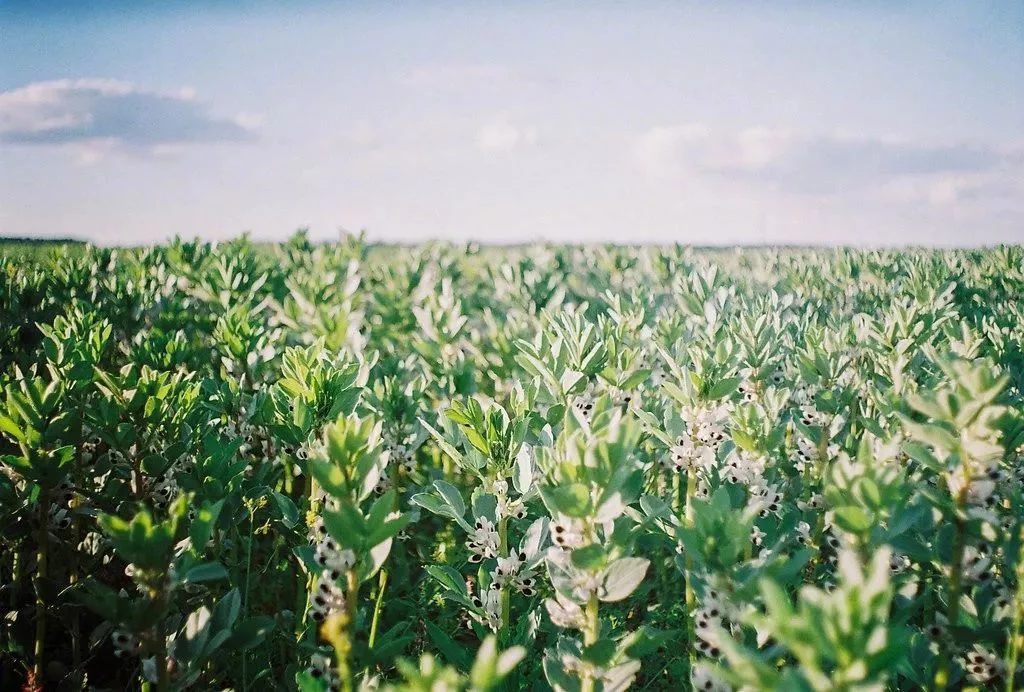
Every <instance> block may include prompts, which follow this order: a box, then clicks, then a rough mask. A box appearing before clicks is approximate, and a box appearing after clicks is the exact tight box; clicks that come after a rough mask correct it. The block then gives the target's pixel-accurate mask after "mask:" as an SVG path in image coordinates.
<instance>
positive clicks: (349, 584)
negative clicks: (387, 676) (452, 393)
mask: <svg viewBox="0 0 1024 692" xmlns="http://www.w3.org/2000/svg"><path fill="white" fill-rule="evenodd" d="M345 584H346V589H345V609H346V611H347V613H348V616H347V617H346V620H347V622H346V623H345V632H344V636H345V638H346V639H347V640H348V641H347V642H345V645H346V646H345V651H343V652H340V653H339V656H340V660H339V661H338V668H339V671H340V673H341V689H343V690H345V692H351V691H352V667H351V665H350V663H349V660H348V657H349V654H350V653H351V652H352V640H353V639H354V638H355V630H356V613H357V608H356V606H357V605H358V602H357V600H356V599H357V598H359V578H358V577H357V576H356V571H355V570H354V569H350V570H348V571H347V572H345Z"/></svg>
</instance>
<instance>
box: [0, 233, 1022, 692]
mask: <svg viewBox="0 0 1024 692" xmlns="http://www.w3.org/2000/svg"><path fill="white" fill-rule="evenodd" d="M1021 296H1024V250H1022V249H1021V248H1019V247H1000V248H991V249H986V250H970V251H968V250H957V251H952V250H950V251H926V250H886V251H877V250H876V251H867V250H848V249H836V250H800V249H787V250H772V249H756V250H754V249H752V250H744V251H726V250H700V249H694V248H686V247H680V246H675V247H642V248H640V247H614V246H580V247H569V246H540V245H537V246H528V247H518V248H502V249H497V248H481V247H478V246H475V245H472V244H470V245H466V246H454V245H440V244H428V245H422V246H416V247H402V248H399V247H385V246H375V245H371V244H369V243H367V242H366V241H365V239H364V238H363V237H361V236H345V237H343V238H342V239H341V240H339V241H337V242H332V243H314V242H312V241H311V239H310V238H309V236H308V235H307V234H306V233H305V232H303V231H300V232H298V233H296V234H295V235H294V236H293V237H292V238H290V239H289V240H288V241H287V242H284V243H280V244H256V243H254V242H252V241H251V240H250V239H248V238H246V237H242V238H239V239H236V240H233V241H230V242H226V243H221V244H209V243H203V242H198V241H184V240H181V239H175V240H173V241H171V242H168V243H166V244H162V245H156V246H151V247H145V248H131V249H111V248H97V247H91V246H84V245H83V246H78V245H69V246H65V247H60V248H47V249H44V250H39V251H36V250H33V249H32V248H24V247H21V248H13V247H12V248H5V247H4V246H2V245H0V390H2V392H0V525H2V526H3V532H2V537H0V542H2V543H0V544H2V548H3V550H2V552H0V607H2V609H3V614H4V617H3V618H2V619H0V688H2V689H22V690H27V691H36V690H97V691H99V690H125V689H146V690H155V691H157V692H170V691H172V690H186V689H194V690H215V689H232V690H239V691H248V690H296V689H297V690H302V692H326V691H332V692H333V691H335V690H345V691H353V690H367V691H368V690H395V691H413V690H422V691H431V692H433V691H443V690H495V691H499V690H548V689H552V690H558V691H559V692H599V691H602V692H611V691H616V690H626V689H636V690H661V689H664V690H687V689H692V690H710V691H713V692H730V691H736V692H740V691H756V690H765V691H768V690H794V691H812V692H817V691H821V692H824V691H828V690H846V691H851V692H852V691H854V690H856V691H860V692H866V691H869V690H919V689H929V690H959V689H963V690H968V689H977V690H982V689H984V690H989V689H998V690H1006V691H1007V692H1011V691H1013V690H1018V689H1022V688H1024V651H1022V650H1024V567H1022V562H1021V559H1020V557H1021V545H1022V542H1024V526H1022V517H1024V415H1022V414H1024V394H1022V387H1024V301H1022V300H1019V299H1020V297H1021Z"/></svg>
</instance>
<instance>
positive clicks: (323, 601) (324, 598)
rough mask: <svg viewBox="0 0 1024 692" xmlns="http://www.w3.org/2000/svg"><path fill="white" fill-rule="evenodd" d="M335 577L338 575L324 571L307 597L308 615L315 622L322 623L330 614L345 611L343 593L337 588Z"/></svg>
mask: <svg viewBox="0 0 1024 692" xmlns="http://www.w3.org/2000/svg"><path fill="white" fill-rule="evenodd" d="M337 576H340V575H336V573H331V572H328V571H327V570H324V571H323V572H322V573H321V574H320V578H319V579H318V580H317V584H316V587H315V588H314V589H313V592H312V593H311V594H310V596H309V609H310V614H311V617H312V618H313V619H314V620H315V621H317V622H323V621H324V620H326V619H327V618H328V617H330V616H331V614H332V613H335V612H337V611H339V610H344V609H345V592H344V591H342V589H341V587H339V586H338V584H337V582H336V578H337Z"/></svg>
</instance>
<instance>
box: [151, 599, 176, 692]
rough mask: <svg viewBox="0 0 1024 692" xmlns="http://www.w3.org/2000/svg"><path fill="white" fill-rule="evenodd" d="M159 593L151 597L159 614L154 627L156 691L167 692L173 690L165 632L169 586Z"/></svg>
mask: <svg viewBox="0 0 1024 692" xmlns="http://www.w3.org/2000/svg"><path fill="white" fill-rule="evenodd" d="M159 588H160V590H159V591H156V590H151V591H150V594H149V597H150V599H151V600H152V603H153V608H154V610H156V611H157V612H158V613H159V616H158V617H157V621H156V625H154V630H155V632H154V635H153V637H154V641H153V645H154V648H155V649H156V651H155V652H154V654H155V656H156V689H157V692H167V690H169V689H170V688H171V677H170V674H169V673H168V672H167V634H166V633H165V632H164V620H165V615H166V613H165V611H166V609H167V595H166V594H167V584H166V583H164V584H162V585H161V586H160V587H159Z"/></svg>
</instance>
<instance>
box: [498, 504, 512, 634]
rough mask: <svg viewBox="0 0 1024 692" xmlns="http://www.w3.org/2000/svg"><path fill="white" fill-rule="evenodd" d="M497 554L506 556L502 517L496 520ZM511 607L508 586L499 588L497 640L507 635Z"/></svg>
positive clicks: (506, 520)
mask: <svg viewBox="0 0 1024 692" xmlns="http://www.w3.org/2000/svg"><path fill="white" fill-rule="evenodd" d="M498 541H499V544H498V554H499V555H500V556H501V557H503V558H504V557H508V519H507V518H505V517H502V518H501V519H499V520H498ZM510 608H511V594H510V593H509V590H508V587H507V586H503V587H502V589H501V631H500V632H499V633H498V640H499V642H501V643H504V642H505V639H506V637H507V636H508V620H509V609H510Z"/></svg>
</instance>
